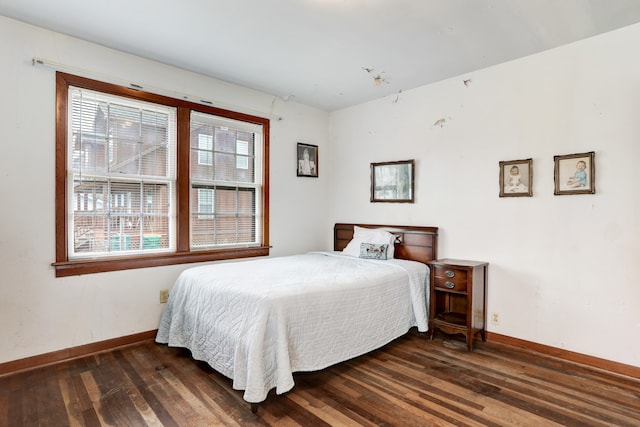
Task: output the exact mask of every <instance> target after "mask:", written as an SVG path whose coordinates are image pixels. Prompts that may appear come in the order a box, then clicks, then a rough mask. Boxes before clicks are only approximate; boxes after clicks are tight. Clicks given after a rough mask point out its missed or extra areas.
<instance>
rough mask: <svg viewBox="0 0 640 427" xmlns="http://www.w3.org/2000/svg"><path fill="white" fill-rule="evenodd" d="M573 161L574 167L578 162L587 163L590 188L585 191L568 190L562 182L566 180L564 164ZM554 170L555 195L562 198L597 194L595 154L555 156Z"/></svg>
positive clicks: (591, 152) (590, 152)
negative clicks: (566, 195)
mask: <svg viewBox="0 0 640 427" xmlns="http://www.w3.org/2000/svg"><path fill="white" fill-rule="evenodd" d="M567 160H572V167H574V166H575V165H576V164H577V163H578V162H580V161H584V162H585V163H587V165H586V170H587V181H588V184H589V185H588V186H587V187H586V188H584V189H581V188H572V189H567V188H566V186H563V185H562V182H564V181H565V179H566V174H564V173H563V168H562V164H561V163H562V162H565V161H567ZM553 161H554V168H553V182H554V184H555V189H554V192H553V194H555V195H556V196H561V195H565V194H595V192H596V164H595V152H594V151H589V152H587V153H576V154H567V155H562V156H553Z"/></svg>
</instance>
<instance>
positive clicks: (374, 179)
mask: <svg viewBox="0 0 640 427" xmlns="http://www.w3.org/2000/svg"><path fill="white" fill-rule="evenodd" d="M414 170H415V160H401V161H395V162H380V163H371V202H390V203H413V198H414V197H413V194H414V180H413V176H414Z"/></svg>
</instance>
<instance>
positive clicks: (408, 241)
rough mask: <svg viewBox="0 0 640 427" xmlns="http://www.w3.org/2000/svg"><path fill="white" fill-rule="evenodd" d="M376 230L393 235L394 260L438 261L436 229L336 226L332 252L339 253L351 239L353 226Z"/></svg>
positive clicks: (363, 225)
mask: <svg viewBox="0 0 640 427" xmlns="http://www.w3.org/2000/svg"><path fill="white" fill-rule="evenodd" d="M354 225H357V226H358V227H366V228H377V229H382V230H384V231H388V232H389V233H392V234H395V235H396V236H397V238H396V245H395V258H400V259H408V260H412V261H419V262H423V263H425V264H426V263H427V262H429V261H432V260H436V259H438V227H419V226H404V225H373V224H336V225H335V226H334V228H333V250H334V251H341V250H343V249H344V248H345V246H347V244H348V243H349V242H350V241H351V239H353V226H354Z"/></svg>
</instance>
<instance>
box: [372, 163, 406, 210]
mask: <svg viewBox="0 0 640 427" xmlns="http://www.w3.org/2000/svg"><path fill="white" fill-rule="evenodd" d="M402 165H407V166H408V167H409V175H410V176H409V181H410V182H409V191H410V193H409V197H408V198H405V199H387V198H381V197H377V196H376V187H377V183H376V169H377V168H384V167H388V166H402ZM415 172H416V168H415V160H413V159H411V160H399V161H395V162H379V163H371V199H370V201H371V202H385V203H413V201H414V197H415V191H414V190H415V184H414V182H415V179H414V178H415ZM398 184H399V183H396V185H395V186H396V187H397V186H398Z"/></svg>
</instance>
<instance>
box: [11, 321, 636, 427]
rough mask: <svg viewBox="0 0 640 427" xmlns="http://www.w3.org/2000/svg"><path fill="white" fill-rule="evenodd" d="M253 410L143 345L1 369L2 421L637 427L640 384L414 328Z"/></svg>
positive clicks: (202, 374)
mask: <svg viewBox="0 0 640 427" xmlns="http://www.w3.org/2000/svg"><path fill="white" fill-rule="evenodd" d="M295 382H296V386H295V387H294V389H293V390H292V391H290V392H289V393H286V394H285V395H282V396H276V395H275V394H273V392H272V393H271V394H270V395H269V397H268V398H267V400H266V401H265V402H263V403H262V404H260V406H259V409H258V412H257V413H256V414H253V413H251V410H250V406H249V404H247V403H246V402H244V401H243V400H242V393H241V392H239V391H235V390H233V389H232V388H231V381H230V380H229V379H227V378H225V377H223V376H222V375H220V374H218V373H216V372H214V371H212V370H211V369H210V368H209V367H208V366H206V365H205V364H203V363H200V362H196V361H194V360H193V359H192V358H191V357H190V355H189V353H188V352H187V351H185V350H181V349H176V348H169V347H167V346H163V345H157V344H154V343H152V342H146V343H142V344H137V345H132V346H129V347H125V348H121V349H117V350H113V351H110V352H106V353H101V354H97V355H93V356H88V357H83V358H80V359H76V360H72V361H68V362H63V363H59V364H56V365H52V366H49V367H45V368H40V369H35V370H31V371H26V372H21V373H16V374H12V375H7V376H4V377H0V426H10V427H13V426H56V427H59V426H448V425H454V426H518V425H520V426H554V425H563V426H640V381H638V380H636V379H633V378H629V377H625V376H621V375H616V374H611V373H608V372H604V371H601V370H598V369H594V368H590V367H585V366H582V365H578V364H574V363H569V362H565V361H561V360H558V359H554V358H548V357H544V356H541V355H539V354H535V353H532V352H528V351H525V350H521V349H517V348H513V347H509V346H504V345H500V344H492V343H482V342H478V343H477V345H476V347H475V348H474V351H473V352H471V353H470V352H468V351H467V350H466V346H465V344H464V342H463V341H462V340H458V339H457V338H455V337H448V336H446V335H440V334H438V335H437V336H436V338H435V339H434V340H433V341H429V340H428V339H427V338H426V336H425V335H423V334H418V333H416V332H414V331H412V332H410V333H409V334H407V335H406V336H404V337H402V338H399V339H398V340H396V341H394V342H392V343H390V344H389V345H387V346H385V347H384V348H382V349H380V350H378V351H375V352H373V353H370V354H367V355H364V356H361V357H358V358H356V359H353V360H351V361H348V362H344V363H341V364H339V365H336V366H333V367H330V368H328V369H325V370H323V371H321V372H314V373H300V374H296V375H295Z"/></svg>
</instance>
